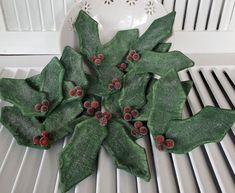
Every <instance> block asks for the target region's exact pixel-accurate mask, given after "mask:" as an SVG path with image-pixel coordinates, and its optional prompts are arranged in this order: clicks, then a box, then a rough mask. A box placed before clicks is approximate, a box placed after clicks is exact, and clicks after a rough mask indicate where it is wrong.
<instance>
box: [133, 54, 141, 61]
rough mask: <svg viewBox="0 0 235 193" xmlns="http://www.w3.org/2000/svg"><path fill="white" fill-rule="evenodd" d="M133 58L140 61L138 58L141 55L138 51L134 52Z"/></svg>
mask: <svg viewBox="0 0 235 193" xmlns="http://www.w3.org/2000/svg"><path fill="white" fill-rule="evenodd" d="M132 59H133V60H134V61H138V60H139V59H140V55H139V54H138V53H134V54H133V55H132Z"/></svg>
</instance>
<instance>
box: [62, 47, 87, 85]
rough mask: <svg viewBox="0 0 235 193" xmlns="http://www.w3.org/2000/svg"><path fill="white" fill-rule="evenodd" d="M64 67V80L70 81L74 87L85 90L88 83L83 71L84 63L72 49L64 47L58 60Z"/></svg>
mask: <svg viewBox="0 0 235 193" xmlns="http://www.w3.org/2000/svg"><path fill="white" fill-rule="evenodd" d="M60 61H61V63H62V64H63V66H64V69H65V74H64V80H67V81H72V82H73V83H75V84H76V85H79V86H81V87H82V88H86V87H87V86H88V81H87V79H86V75H85V72H84V69H83V66H84V61H83V58H82V56H81V55H80V54H79V53H78V52H76V51H75V50H74V49H73V48H71V47H69V46H66V47H65V48H64V51H63V54H62V56H61V59H60Z"/></svg>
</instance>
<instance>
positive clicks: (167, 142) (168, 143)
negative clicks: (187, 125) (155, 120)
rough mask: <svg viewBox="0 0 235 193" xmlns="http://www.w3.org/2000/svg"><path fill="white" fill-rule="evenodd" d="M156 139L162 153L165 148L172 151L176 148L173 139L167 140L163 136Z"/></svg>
mask: <svg viewBox="0 0 235 193" xmlns="http://www.w3.org/2000/svg"><path fill="white" fill-rule="evenodd" d="M155 139H156V143H157V148H158V149H159V151H162V150H163V149H164V147H166V148H167V149H172V148H174V146H175V142H174V140H173V139H165V137H164V136H163V135H157V136H156V138H155Z"/></svg>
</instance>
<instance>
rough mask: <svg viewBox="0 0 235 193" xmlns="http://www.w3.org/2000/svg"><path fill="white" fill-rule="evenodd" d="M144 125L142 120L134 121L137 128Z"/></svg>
mask: <svg viewBox="0 0 235 193" xmlns="http://www.w3.org/2000/svg"><path fill="white" fill-rule="evenodd" d="M142 126H143V123H142V122H141V121H136V122H135V123H134V127H135V128H137V129H139V128H140V127H142Z"/></svg>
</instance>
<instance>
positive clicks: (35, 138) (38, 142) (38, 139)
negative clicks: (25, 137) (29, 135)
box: [33, 136, 41, 145]
mask: <svg viewBox="0 0 235 193" xmlns="http://www.w3.org/2000/svg"><path fill="white" fill-rule="evenodd" d="M40 138H41V137H40V136H34V137H33V144H34V145H40Z"/></svg>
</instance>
